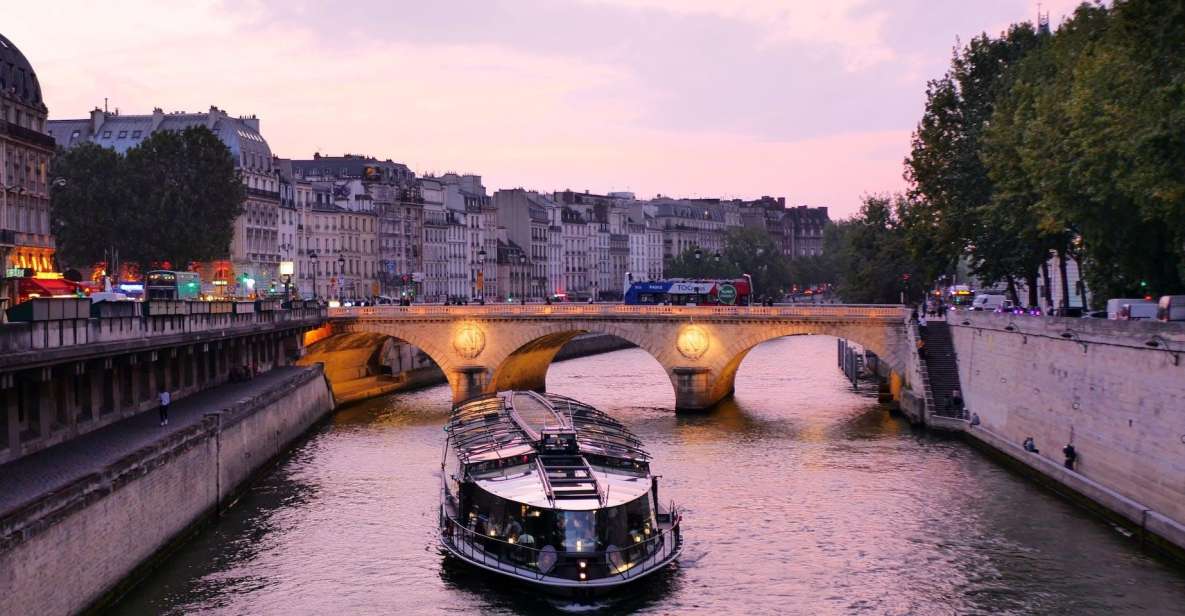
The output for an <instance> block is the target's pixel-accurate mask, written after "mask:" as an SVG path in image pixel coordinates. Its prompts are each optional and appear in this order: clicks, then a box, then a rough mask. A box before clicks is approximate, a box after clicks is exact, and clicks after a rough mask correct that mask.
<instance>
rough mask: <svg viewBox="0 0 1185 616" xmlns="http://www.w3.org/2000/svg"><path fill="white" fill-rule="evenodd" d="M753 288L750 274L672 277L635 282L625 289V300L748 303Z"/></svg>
mask: <svg viewBox="0 0 1185 616" xmlns="http://www.w3.org/2000/svg"><path fill="white" fill-rule="evenodd" d="M751 293H752V291H751V288H750V286H749V280H748V279H747V278H736V279H730V280H693V279H688V278H672V279H670V280H652V281H649V282H634V283H631V284H630V286H629V288H628V289H626V291H625V303H626V304H633V305H658V304H668V305H675V306H748V305H749V299H750V296H751Z"/></svg>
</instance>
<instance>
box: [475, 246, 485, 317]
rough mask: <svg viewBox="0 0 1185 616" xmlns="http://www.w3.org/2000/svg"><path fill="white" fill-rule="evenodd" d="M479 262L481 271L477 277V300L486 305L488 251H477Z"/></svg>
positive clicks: (483, 249)
mask: <svg viewBox="0 0 1185 616" xmlns="http://www.w3.org/2000/svg"><path fill="white" fill-rule="evenodd" d="M477 261H478V262H479V263H480V264H481V270H480V272H479V274H478V277H477V290H478V292H479V293H478V294H477V296H478V297H477V299H478V302H480V303H482V304H485V303H486V249H485V248H482V249H481V250H478V251H477Z"/></svg>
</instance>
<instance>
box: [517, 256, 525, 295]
mask: <svg viewBox="0 0 1185 616" xmlns="http://www.w3.org/2000/svg"><path fill="white" fill-rule="evenodd" d="M518 264H519V266H520V267H519V270H518V278H519V283H520V285H521V286H522V291H523V292H522V294H521V295H520V296H519V297H521V298H522V301H523V303H524V304H526V303H527V255H524V254H520V255H519V256H518Z"/></svg>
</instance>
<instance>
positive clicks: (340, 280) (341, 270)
mask: <svg viewBox="0 0 1185 616" xmlns="http://www.w3.org/2000/svg"><path fill="white" fill-rule="evenodd" d="M344 286H346V257H345V255H338V256H337V301H339V302H340V301H341V300H342V287H344Z"/></svg>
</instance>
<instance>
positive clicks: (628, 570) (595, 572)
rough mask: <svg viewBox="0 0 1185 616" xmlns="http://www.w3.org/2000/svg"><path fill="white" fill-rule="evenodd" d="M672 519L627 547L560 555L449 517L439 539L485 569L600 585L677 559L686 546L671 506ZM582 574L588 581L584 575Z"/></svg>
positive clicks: (570, 582)
mask: <svg viewBox="0 0 1185 616" xmlns="http://www.w3.org/2000/svg"><path fill="white" fill-rule="evenodd" d="M666 515H669V516H670V519H671V520H672V522H673V524H672V526H671V528H670V529H669V530H664V531H660V532H658V533H657V534H655V535H654V536H652V537H650V538H648V539H645V540H643V541H640V542H637V543H634V544H633V545H629V546H626V547H623V548H614V549H611V550H599V551H590V552H561V551H558V550H554V548H553V549H551V550H548V549H547V548H548V547H551V546H545V547H544V548H534V547H530V546H526V545H522V544H520V543H515V542H513V541H510V540H508V539H502V538H498V537H492V536H489V535H484V534H482V533H479V532H477V531H475V530H472V529H470V528H468V527H467V526H465V525H464V524H461V523H460V522H459V521H457V520H455V519H453V518H450V517H445V518H444V519H445V521H446V525H445V532H444V533H443V535H442V536H441V540H442V541H443V542H444V543H445V544H446V545H447V546H448V547H449V548H450V549H451V550H453V551H454V552H455V553H456V554H458V555H459V556H461V557H463V558H467V559H469V560H470V561H472V562H475V563H480V564H482V565H483V566H485V567H487V568H490V569H494V570H497V571H502V572H505V573H513V574H515V575H519V576H522V577H526V578H530V579H534V580H536V581H539V582H544V581H545V579H546V578H552V579H551V580H548V582H549V583H552V584H560V585H574V586H581V585H594V586H595V585H597V584H598V583H603V582H604V581H606V580H620V581H625V580H629V579H633V578H636V577H640V576H642V575H645V574H647V573H650V572H652V571H654V570H655V569H658V568H661V567H663V566H664V565H666V564H667V562H669V561H670V559H671V558H672V557H673V556H674V555H676V554H677V553H678V552H679V550H680V549H681V547H682V538H681V537H680V535H679V522H680V518H679V513H678V509H677V508H676V507H675V506H674V505H672V506H671V513H670V514H666ZM541 558H543V559H554V560H553V562H552V564H551V565H550V566H546V567H543V568H541V567H540V564H539V563H540V559H541ZM580 561H583V562H584V563H586V566H585V567H578V568H577V572H578V575H577V576H576V577H573V578H568V577H562V576H558V575H552V573H553V572H555V571H556V570H557V569H559V568H561V567H562V566H565V565H570V564H571V563H572V562H580ZM581 574H583V575H584V577H583V578H582V577H580V575H581Z"/></svg>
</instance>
